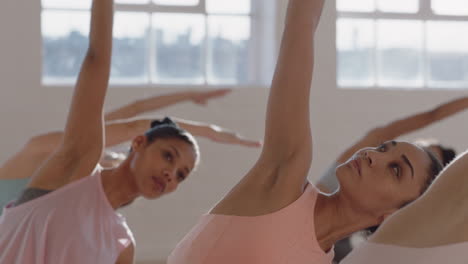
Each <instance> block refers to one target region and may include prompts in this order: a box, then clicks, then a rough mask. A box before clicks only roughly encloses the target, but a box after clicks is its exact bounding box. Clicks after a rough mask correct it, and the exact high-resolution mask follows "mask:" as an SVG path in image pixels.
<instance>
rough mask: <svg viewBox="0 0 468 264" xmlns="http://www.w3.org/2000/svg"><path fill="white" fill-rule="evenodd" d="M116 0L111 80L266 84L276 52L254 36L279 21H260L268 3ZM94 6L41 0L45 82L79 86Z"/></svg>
mask: <svg viewBox="0 0 468 264" xmlns="http://www.w3.org/2000/svg"><path fill="white" fill-rule="evenodd" d="M115 1H116V3H115V18H114V47H113V58H112V66H111V67H112V68H111V83H112V84H137V85H141V84H153V85H158V84H164V85H167V84H174V85H240V86H244V85H255V84H265V83H266V82H267V81H268V78H265V75H268V74H269V72H271V70H272V69H271V65H268V64H266V63H264V62H262V61H264V60H263V59H262V56H263V57H265V56H271V55H272V53H266V52H265V50H271V51H273V48H274V47H270V48H269V49H268V48H265V47H267V46H268V45H271V44H269V43H273V41H271V39H269V38H268V37H264V38H258V37H253V36H254V35H256V32H260V31H262V30H264V28H263V26H266V25H267V24H268V25H273V24H274V23H264V21H262V20H261V19H259V17H262V16H259V15H258V12H256V10H263V9H264V8H259V7H258V6H257V5H264V4H263V1H252V0H236V1H232V0H115ZM257 2H258V3H257ZM90 6H91V0H82V1H76V0H42V42H43V47H42V48H43V62H42V66H43V70H42V81H43V83H44V84H72V83H74V81H75V79H76V76H77V74H78V72H79V68H80V65H81V62H82V59H83V56H84V53H85V52H86V48H87V44H88V33H89V18H90V12H89V9H90ZM259 12H261V11H259ZM254 14H255V15H254ZM258 35H261V34H258ZM263 35H264V34H263ZM273 37H274V36H271V38H273ZM260 48H262V49H261V50H260Z"/></svg>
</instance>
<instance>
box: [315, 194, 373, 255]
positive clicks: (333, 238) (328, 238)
mask: <svg viewBox="0 0 468 264" xmlns="http://www.w3.org/2000/svg"><path fill="white" fill-rule="evenodd" d="M314 219H315V232H316V236H317V240H318V242H319V244H320V246H321V248H322V249H323V250H325V251H327V250H329V249H330V248H331V247H332V246H333V245H334V244H335V243H336V242H338V241H340V240H342V239H344V238H346V237H348V236H350V235H351V234H353V233H355V232H357V231H360V230H363V229H365V228H367V227H371V226H375V225H378V224H379V223H380V221H379V219H378V217H375V216H370V215H367V214H363V213H360V212H358V211H357V210H355V209H353V206H352V205H351V204H350V202H349V201H346V199H343V198H342V197H341V195H340V193H339V192H338V193H335V194H334V195H331V196H328V195H324V194H319V195H318V197H317V202H316V205H315V211H314Z"/></svg>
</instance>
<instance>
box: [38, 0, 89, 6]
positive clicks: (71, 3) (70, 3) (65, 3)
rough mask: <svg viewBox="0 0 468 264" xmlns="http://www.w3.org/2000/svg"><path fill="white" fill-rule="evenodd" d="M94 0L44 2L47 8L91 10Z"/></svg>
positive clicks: (46, 0) (49, 0) (54, 0)
mask: <svg viewBox="0 0 468 264" xmlns="http://www.w3.org/2000/svg"><path fill="white" fill-rule="evenodd" d="M91 2H92V0H80V1H77V0H42V7H45V8H90V7H91Z"/></svg>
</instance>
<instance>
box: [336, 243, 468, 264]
mask: <svg viewBox="0 0 468 264" xmlns="http://www.w3.org/2000/svg"><path fill="white" fill-rule="evenodd" d="M363 263H364V264H367V263H369V264H373V263H378V264H395V263H401V264H405V263H410V264H441V263H446V264H466V263H468V242H467V243H458V244H452V245H446V246H438V247H431V248H407V247H400V246H393V245H384V244H377V243H372V242H364V243H362V244H361V246H359V247H358V248H357V249H355V250H353V251H351V253H350V254H349V255H348V256H347V257H346V258H345V259H343V260H342V261H341V262H340V264H363Z"/></svg>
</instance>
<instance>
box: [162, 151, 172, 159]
mask: <svg viewBox="0 0 468 264" xmlns="http://www.w3.org/2000/svg"><path fill="white" fill-rule="evenodd" d="M164 158H165V159H166V160H167V161H172V159H173V157H172V154H171V153H170V152H167V151H166V152H164Z"/></svg>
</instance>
